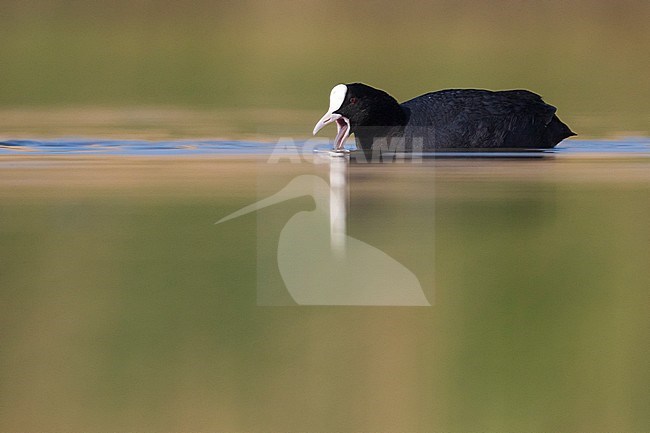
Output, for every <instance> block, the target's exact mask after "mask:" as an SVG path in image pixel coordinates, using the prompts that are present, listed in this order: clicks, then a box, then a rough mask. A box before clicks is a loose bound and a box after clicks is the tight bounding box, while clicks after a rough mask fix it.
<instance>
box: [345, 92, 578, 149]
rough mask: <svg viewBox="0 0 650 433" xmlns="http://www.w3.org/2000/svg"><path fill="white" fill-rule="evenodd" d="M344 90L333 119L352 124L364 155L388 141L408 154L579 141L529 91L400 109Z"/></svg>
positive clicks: (459, 96)
mask: <svg viewBox="0 0 650 433" xmlns="http://www.w3.org/2000/svg"><path fill="white" fill-rule="evenodd" d="M345 87H346V88H347V91H346V93H345V98H344V99H343V101H342V103H341V105H340V107H339V108H338V109H336V110H335V111H333V114H334V115H335V116H336V115H340V118H343V119H345V120H346V122H348V123H349V131H348V133H354V134H355V138H356V140H357V146H360V147H361V148H363V149H364V150H369V149H371V148H372V146H373V143H375V142H376V141H377V140H378V139H384V138H386V139H387V140H388V143H389V144H390V142H391V141H392V140H395V139H401V138H404V142H403V143H404V144H403V145H404V147H405V150H407V151H409V150H419V149H422V150H441V149H459V148H464V149H470V148H477V149H478V148H492V149H516V148H519V149H521V148H528V149H547V148H552V147H554V146H555V145H557V144H558V143H559V142H560V141H562V140H563V139H565V138H567V137H570V136H572V135H575V133H573V132H572V131H571V129H569V127H568V126H567V125H565V124H564V123H562V121H561V120H560V119H559V118H558V117H557V116H556V115H555V111H556V109H555V107H553V106H551V105H548V104H546V103H545V102H544V101H543V100H542V98H541V97H540V96H539V95H537V94H535V93H533V92H530V91H528V90H505V91H496V92H495V91H489V90H477V89H451V90H441V91H437V92H431V93H427V94H424V95H421V96H418V97H416V98H414V99H411V100H409V101H406V102H404V103H402V104H399V103H398V102H397V101H396V100H395V99H394V98H393V97H391V96H390V95H389V94H388V93H386V92H384V91H382V90H378V89H374V88H372V87H370V86H367V85H365V84H361V83H354V84H346V85H345ZM340 118H339V119H338V120H337V121H339V122H340ZM341 125H342V126H343V127H345V124H343V123H340V124H339V127H341ZM341 144H342V143H341ZM393 145H394V144H393ZM398 147H399V145H398Z"/></svg>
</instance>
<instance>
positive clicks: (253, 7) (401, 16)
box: [0, 0, 650, 134]
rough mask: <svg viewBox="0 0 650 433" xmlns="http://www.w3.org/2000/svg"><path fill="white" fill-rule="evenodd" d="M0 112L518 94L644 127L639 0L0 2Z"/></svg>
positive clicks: (594, 121) (577, 115)
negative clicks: (336, 93)
mask: <svg viewBox="0 0 650 433" xmlns="http://www.w3.org/2000/svg"><path fill="white" fill-rule="evenodd" d="M0 16H1V17H2V25H0V41H1V42H2V43H0V59H1V63H2V64H1V66H0V106H3V107H33V106H59V107H60V106H116V107H123V106H166V107H167V106H173V107H179V106H180V107H191V108H210V109H215V108H218V109H234V108H260V107H263V108H272V109H279V108H292V109H307V110H323V109H325V108H326V106H327V96H328V93H329V90H330V89H331V87H332V86H333V85H334V84H336V83H338V82H352V81H363V82H366V83H368V84H371V85H374V86H376V87H380V88H383V89H385V90H387V91H389V92H390V93H391V94H393V95H394V96H395V97H396V98H397V99H399V100H406V99H409V98H411V97H414V96H417V95H419V94H421V93H424V92H426V91H431V90H436V89H441V88H448V87H480V88H490V89H504V88H527V89H531V90H533V91H536V92H538V93H540V94H542V95H543V96H544V97H545V98H546V100H547V101H549V102H550V103H552V104H554V105H556V106H558V107H559V114H560V115H561V117H562V118H563V119H566V120H567V121H568V122H570V123H571V124H572V126H574V129H576V130H577V131H578V132H583V133H590V134H603V133H607V132H610V133H625V134H639V133H640V134H647V133H648V132H649V128H650V127H649V125H648V123H649V122H648V118H649V117H650V78H649V76H650V75H649V74H648V71H649V70H650V29H649V27H648V25H647V23H648V22H650V3H649V2H647V1H616V2H612V1H609V0H593V1H571V2H566V1H558V0H549V1H539V2H536V1H499V2H478V1H468V0H460V1H433V2H426V1H405V2H395V1H366V2H349V1H340V0H328V1H300V2H298V1H296V2H292V1H255V2H251V1H238V2H234V1H233V2H230V1H207V0H196V1H172V0H155V1H153V0H149V1H147V0H139V1H133V0H129V1H126V0H116V1H111V2H104V1H95V0H91V1H81V0H67V1H63V0H58V1H57V0H52V1H38V0H3V1H2V2H0Z"/></svg>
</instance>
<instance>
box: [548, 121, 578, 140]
mask: <svg viewBox="0 0 650 433" xmlns="http://www.w3.org/2000/svg"><path fill="white" fill-rule="evenodd" d="M574 135H578V134H576V133H575V132H573V131H571V128H569V127H568V126H567V125H566V124H565V123H564V122H562V121H561V120H560V118H559V117H557V116H556V115H553V118H552V119H551V121H550V122H549V123H548V125H546V136H545V139H546V145H547V146H548V147H549V148H550V147H555V145H557V144H558V143H559V142H560V141H562V140H564V139H565V138H568V137H572V136H574Z"/></svg>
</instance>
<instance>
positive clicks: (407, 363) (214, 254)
mask: <svg viewBox="0 0 650 433" xmlns="http://www.w3.org/2000/svg"><path fill="white" fill-rule="evenodd" d="M273 144H274V142H273V140H268V141H266V142H263V143H260V142H256V141H225V140H224V141H222V140H205V141H204V140H166V141H157V140H131V139H129V140H124V139H119V138H114V139H110V140H106V139H104V140H92V139H78V140H69V139H31V140H27V141H24V140H23V141H21V140H7V141H5V143H4V144H3V147H2V155H0V199H1V200H2V206H0V221H2V224H1V225H0V242H1V245H2V248H0V262H1V263H2V268H1V270H0V287H2V290H1V291H0V297H1V302H0V323H1V324H2V326H1V329H2V340H3V344H2V349H1V351H0V365H1V366H2V368H1V369H0V387H1V389H2V392H1V393H0V399H1V407H2V408H3V409H2V417H0V430H3V431H18V430H20V431H54V430H56V431H98V432H99V431H143V430H147V431H177V430H178V431H180V430H185V431H200V430H210V431H259V432H262V431H350V432H351V431H488V430H491V431H592V432H599V431H602V432H607V431H630V432H632V431H644V430H645V428H646V427H647V426H648V425H649V424H648V423H650V418H648V411H647V410H646V408H647V405H648V404H649V403H650V396H649V395H648V389H650V375H649V373H648V369H647V358H648V356H649V355H650V347H649V346H648V341H650V335H649V334H648V330H649V329H650V326H649V325H650V323H649V319H648V318H649V317H650V314H648V313H650V311H648V303H647V296H648V287H650V272H649V271H648V259H649V258H650V250H649V247H648V245H650V228H649V227H650V226H649V225H648V224H647V219H648V215H650V159H648V157H647V156H648V141H647V140H645V139H638V140H636V139H635V140H623V141H586V140H585V141H581V140H569V141H567V142H565V143H563V145H561V146H559V147H558V148H557V149H556V150H554V151H551V152H544V153H543V157H537V156H536V157H534V158H504V157H487V158H484V157H475V156H474V157H470V158H468V157H466V156H463V157H447V158H433V159H430V158H424V159H423V160H422V161H420V162H419V163H417V164H416V163H412V162H408V161H407V162H405V163H401V164H361V163H351V164H350V165H349V177H348V184H349V194H350V203H349V213H348V220H347V222H348V224H347V230H348V234H349V235H350V236H354V237H355V238H357V239H360V240H363V241H364V242H367V243H369V244H372V245H373V246H375V247H377V248H380V249H381V250H383V251H385V252H386V253H387V254H389V255H391V256H392V257H393V258H395V259H396V260H398V261H399V262H401V263H403V264H405V265H407V266H408V268H409V269H410V270H411V271H412V272H413V273H414V274H416V275H417V276H418V278H419V280H420V282H421V284H422V287H423V290H424V292H425V294H426V295H427V298H428V299H429V302H430V303H431V304H432V306H431V307H417V308H400V307H300V306H295V305H294V306H292V305H291V302H287V303H286V305H287V306H281V307H262V306H259V305H258V293H257V287H258V279H259V278H262V279H264V280H265V281H270V282H275V283H277V284H278V285H281V283H282V279H281V277H280V275H279V273H278V270H277V268H274V267H273V266H268V267H266V268H264V273H262V274H260V272H259V271H260V268H259V267H258V256H259V250H258V246H259V242H260V239H259V235H258V227H259V226H258V224H257V223H256V221H265V222H268V221H269V219H268V218H270V215H273V218H275V219H273V220H271V223H270V224H268V225H267V226H271V227H272V226H273V225H275V226H276V229H270V230H268V231H266V232H265V233H264V242H267V243H268V242H271V243H272V242H274V239H275V238H277V236H279V233H280V230H281V229H282V225H283V224H285V222H286V221H288V220H289V218H291V216H292V215H294V214H295V213H296V212H299V211H301V210H309V209H311V208H313V202H312V201H310V199H309V198H306V197H303V198H297V199H294V200H291V201H288V202H285V203H283V204H278V205H276V206H275V207H274V208H273V209H271V208H268V209H267V210H262V211H260V212H258V213H257V215H254V214H251V215H247V216H244V217H241V218H239V219H235V220H232V221H229V222H228V223H227V224H220V225H216V226H215V225H214V222H215V221H217V220H219V219H220V218H222V217H223V216H225V215H228V214H230V213H232V212H234V211H235V210H237V209H240V208H242V207H244V206H246V205H248V204H250V203H253V202H255V201H257V200H258V199H259V198H261V196H264V195H265V194H268V193H270V192H273V191H274V190H277V189H279V188H281V187H283V186H284V185H285V184H286V183H287V182H288V181H289V180H291V179H292V178H294V176H297V175H299V174H306V173H308V174H314V175H317V176H325V177H324V178H325V179H327V177H326V173H327V172H326V170H325V171H324V167H323V165H314V164H311V163H309V162H305V161H302V162H301V163H299V164H298V163H292V162H291V160H289V159H284V160H280V161H279V162H277V163H275V164H271V163H269V162H268V160H269V154H270V152H271V151H272V148H273ZM493 156H494V155H493ZM265 218H266V219H265ZM351 260H352V261H354V260H355V258H354V257H353V258H351ZM323 266H327V263H324V264H323ZM333 272H335V270H333ZM359 272H362V273H363V272H368V273H372V272H374V270H373V269H372V268H364V269H359ZM279 287H281V286H279ZM289 301H290V299H289ZM34 413H38V414H39V416H38V417H34V416H33V414H34Z"/></svg>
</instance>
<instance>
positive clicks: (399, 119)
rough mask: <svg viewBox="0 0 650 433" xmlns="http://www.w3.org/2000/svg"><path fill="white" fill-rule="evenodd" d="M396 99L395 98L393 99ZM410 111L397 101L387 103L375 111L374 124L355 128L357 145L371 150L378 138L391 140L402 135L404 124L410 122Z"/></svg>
mask: <svg viewBox="0 0 650 433" xmlns="http://www.w3.org/2000/svg"><path fill="white" fill-rule="evenodd" d="M393 101H394V100H393ZM408 117H409V116H408V111H407V110H406V109H404V108H403V107H402V106H401V105H400V104H399V103H397V101H394V104H385V105H384V106H382V109H381V111H378V112H375V113H373V116H372V119H373V122H372V123H373V124H372V125H368V126H360V127H357V128H355V131H354V136H355V138H356V142H357V147H361V148H362V149H363V150H370V149H372V147H373V143H375V142H376V141H377V140H384V139H386V140H387V141H388V143H389V145H390V140H392V139H394V138H395V137H401V136H402V135H403V132H404V126H405V125H406V124H407V123H408Z"/></svg>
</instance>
